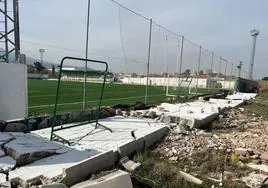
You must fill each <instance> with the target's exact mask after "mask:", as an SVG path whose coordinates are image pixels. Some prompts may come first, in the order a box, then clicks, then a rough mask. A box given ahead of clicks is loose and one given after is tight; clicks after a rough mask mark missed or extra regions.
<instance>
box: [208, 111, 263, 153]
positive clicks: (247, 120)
mask: <svg viewBox="0 0 268 188" xmlns="http://www.w3.org/2000/svg"><path fill="white" fill-rule="evenodd" d="M220 126H221V127H220ZM212 129H213V130H212V132H213V133H215V134H218V135H219V137H220V138H221V140H224V143H226V145H227V146H228V147H229V148H232V149H233V150H236V149H237V148H244V149H247V150H248V151H249V152H248V153H251V154H252V153H255V154H257V155H259V154H260V153H262V152H267V151H268V144H267V143H268V122H267V121H264V120H262V118H261V117H256V116H255V114H251V116H249V115H247V114H246V113H244V109H243V108H238V109H231V110H230V111H229V112H228V113H227V115H226V117H224V118H222V119H220V120H218V121H216V122H214V123H213V124H212Z"/></svg>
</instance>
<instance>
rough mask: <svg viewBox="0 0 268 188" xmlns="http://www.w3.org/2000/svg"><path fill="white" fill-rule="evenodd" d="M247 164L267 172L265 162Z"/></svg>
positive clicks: (267, 167)
mask: <svg viewBox="0 0 268 188" xmlns="http://www.w3.org/2000/svg"><path fill="white" fill-rule="evenodd" d="M247 166H248V167H250V168H252V169H255V170H261V171H263V172H265V173H268V166H267V165H265V164H260V165H258V164H254V163H248V164H247Z"/></svg>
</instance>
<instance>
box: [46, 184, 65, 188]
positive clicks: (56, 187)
mask: <svg viewBox="0 0 268 188" xmlns="http://www.w3.org/2000/svg"><path fill="white" fill-rule="evenodd" d="M41 188H67V186H66V185H64V184H62V183H55V184H51V185H42V186H41Z"/></svg>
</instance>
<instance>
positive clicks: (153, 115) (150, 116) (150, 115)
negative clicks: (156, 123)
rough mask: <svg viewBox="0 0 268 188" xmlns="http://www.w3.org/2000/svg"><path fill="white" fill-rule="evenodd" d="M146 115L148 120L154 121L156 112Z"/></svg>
mask: <svg viewBox="0 0 268 188" xmlns="http://www.w3.org/2000/svg"><path fill="white" fill-rule="evenodd" d="M147 115H148V118H151V119H154V118H156V117H157V116H156V112H154V111H149V112H148V114H147Z"/></svg>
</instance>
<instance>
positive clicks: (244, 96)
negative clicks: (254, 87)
mask: <svg viewBox="0 0 268 188" xmlns="http://www.w3.org/2000/svg"><path fill="white" fill-rule="evenodd" d="M256 96H257V94H256V93H240V92H237V93H234V94H232V95H227V97H226V99H232V100H239V99H240V100H250V99H254V98H255V97H256Z"/></svg>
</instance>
